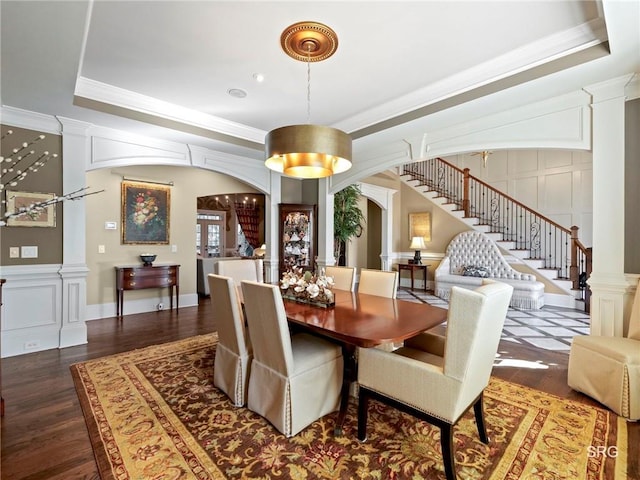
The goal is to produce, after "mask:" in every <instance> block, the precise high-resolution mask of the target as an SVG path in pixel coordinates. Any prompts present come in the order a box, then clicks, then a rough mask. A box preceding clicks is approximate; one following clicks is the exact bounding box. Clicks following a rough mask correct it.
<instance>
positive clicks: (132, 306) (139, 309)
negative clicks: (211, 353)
mask: <svg viewBox="0 0 640 480" xmlns="http://www.w3.org/2000/svg"><path fill="white" fill-rule="evenodd" d="M158 303H162V304H163V306H164V308H165V309H168V308H169V296H168V295H163V296H162V298H161V299H158V298H157V297H153V298H142V299H137V300H127V299H126V298H125V300H124V308H123V310H124V312H123V313H124V315H133V314H136V313H149V312H155V311H157V305H158ZM179 303H180V308H186V307H196V306H198V294H197V293H188V294H185V295H180V302H179ZM174 308H175V305H174ZM115 316H116V303H115V302H113V303H100V304H94V305H87V317H86V320H100V319H102V318H111V317H115Z"/></svg>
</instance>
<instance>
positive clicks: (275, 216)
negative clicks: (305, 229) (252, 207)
mask: <svg viewBox="0 0 640 480" xmlns="http://www.w3.org/2000/svg"><path fill="white" fill-rule="evenodd" d="M269 180H270V186H269V193H268V194H267V195H266V197H265V199H264V225H265V231H264V238H265V242H266V245H267V251H266V253H265V255H264V281H265V282H270V283H272V282H277V281H278V263H279V262H280V258H279V257H278V246H279V245H280V241H281V239H280V238H279V236H280V228H279V227H280V225H279V222H280V218H279V213H278V205H279V203H280V201H281V194H280V184H281V181H282V177H281V175H280V174H279V173H276V172H272V171H270V179H269Z"/></svg>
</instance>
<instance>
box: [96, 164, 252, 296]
mask: <svg viewBox="0 0 640 480" xmlns="http://www.w3.org/2000/svg"><path fill="white" fill-rule="evenodd" d="M123 175H125V176H127V177H129V178H135V179H140V180H156V181H159V182H167V181H172V182H173V183H174V185H173V186H172V187H171V218H170V235H169V238H170V239H169V245H123V244H122V241H121V240H122V230H121V223H120V222H121V215H120V208H121V182H122V176H123ZM87 185H91V187H92V189H95V190H102V189H104V190H105V191H104V192H103V193H101V194H99V195H93V196H90V197H87V198H86V200H85V201H86V202H87V212H88V214H87V225H86V236H87V266H88V268H89V270H90V272H89V275H88V277H87V304H88V305H94V304H108V303H113V302H114V301H115V292H114V284H115V273H114V266H116V265H130V264H133V265H138V264H140V259H139V258H138V255H140V254H141V253H146V252H150V253H154V254H157V255H158V257H157V259H156V263H178V264H180V265H181V267H180V293H181V294H189V293H195V292H196V253H195V225H196V210H197V197H199V196H205V195H216V194H226V193H234V192H253V191H255V189H253V188H251V187H250V186H248V185H246V184H244V183H242V182H240V181H238V180H235V179H232V178H230V177H228V176H226V175H221V174H218V173H214V172H210V171H206V170H199V169H195V168H183V167H161V166H148V167H122V168H118V170H117V174H116V173H114V172H113V171H112V170H110V169H105V170H96V171H92V172H89V173H88V174H87ZM105 222H116V224H117V226H118V228H117V230H106V229H105ZM99 245H104V247H105V253H104V254H99V253H98V246H99ZM172 245H175V248H176V249H177V251H176V252H172ZM157 295H158V292H156V291H154V290H140V291H134V292H127V299H135V298H148V297H153V296H157Z"/></svg>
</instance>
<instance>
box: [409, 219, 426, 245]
mask: <svg viewBox="0 0 640 480" xmlns="http://www.w3.org/2000/svg"><path fill="white" fill-rule="evenodd" d="M413 237H423V238H424V241H425V242H430V241H431V212H422V213H410V214H409V240H411V239H412V238H413Z"/></svg>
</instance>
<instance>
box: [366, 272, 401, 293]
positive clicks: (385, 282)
mask: <svg viewBox="0 0 640 480" xmlns="http://www.w3.org/2000/svg"><path fill="white" fill-rule="evenodd" d="M397 290H398V272H388V271H383V270H371V269H367V268H363V269H361V270H360V283H359V284H358V293H366V294H368V295H377V296H379V297H387V298H396V292H397Z"/></svg>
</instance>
